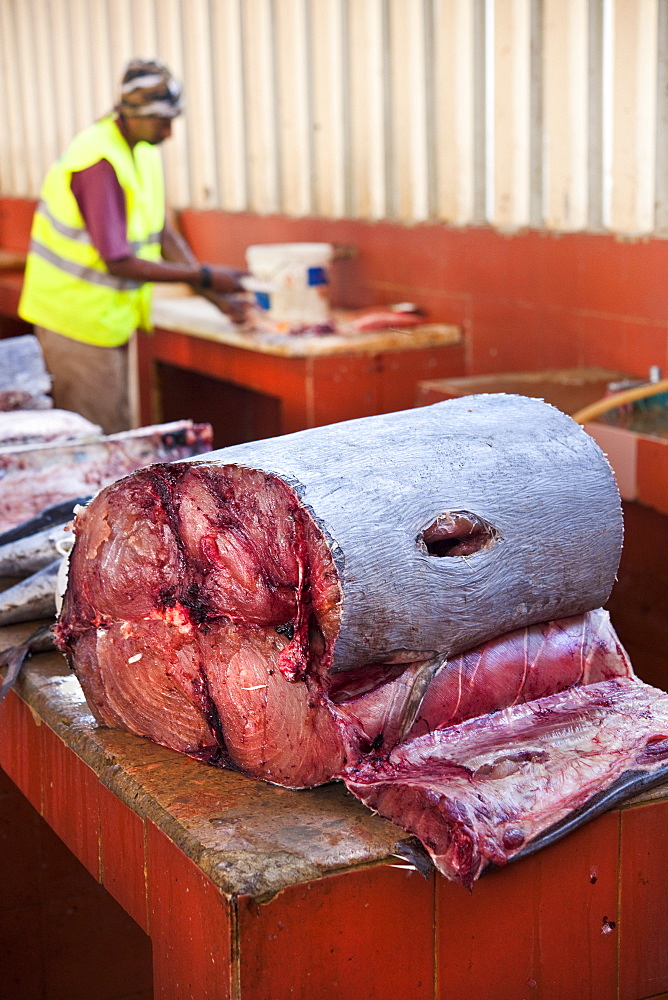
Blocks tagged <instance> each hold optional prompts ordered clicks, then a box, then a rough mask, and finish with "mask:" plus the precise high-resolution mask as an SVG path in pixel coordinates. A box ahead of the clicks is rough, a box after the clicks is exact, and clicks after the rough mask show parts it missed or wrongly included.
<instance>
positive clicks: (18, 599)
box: [0, 556, 63, 625]
mask: <svg viewBox="0 0 668 1000" xmlns="http://www.w3.org/2000/svg"><path fill="white" fill-rule="evenodd" d="M62 561H63V558H62V556H59V557H58V558H57V559H55V560H54V561H53V562H51V563H49V565H48V566H45V567H44V569H41V570H39V572H37V573H33V574H32V576H28V577H26V578H25V580H21V581H20V583H16V584H15V585H14V586H13V587H8V588H7V590H4V591H3V592H2V594H0V625H14V624H16V623H17V622H29V621H36V620H37V619H39V618H54V617H55V614H56V581H57V579H58V572H59V570H60V566H61V563H62Z"/></svg>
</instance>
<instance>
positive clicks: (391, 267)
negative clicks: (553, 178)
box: [0, 198, 668, 376]
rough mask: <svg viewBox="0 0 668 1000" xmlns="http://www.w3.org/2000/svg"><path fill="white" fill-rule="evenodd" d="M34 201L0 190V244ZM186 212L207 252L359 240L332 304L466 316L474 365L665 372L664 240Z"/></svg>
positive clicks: (338, 273)
mask: <svg viewBox="0 0 668 1000" xmlns="http://www.w3.org/2000/svg"><path fill="white" fill-rule="evenodd" d="M33 206H34V202H33V201H30V200H26V199H20V198H17V199H12V198H0V249H1V248H4V249H11V250H24V249H27V245H28V231H29V227H30V219H31V215H32V209H33ZM180 222H181V225H182V228H183V230H184V233H185V235H186V236H187V238H188V239H189V241H190V242H191V244H192V246H193V249H194V250H195V253H196V254H197V255H198V256H199V257H200V258H201V259H202V260H209V261H211V262H212V263H226V264H231V265H236V266H241V267H243V266H245V257H244V252H245V249H246V247H247V246H248V245H249V244H251V243H273V242H283V241H288V242H291V241H300V240H306V241H324V242H329V243H334V244H339V245H341V246H345V247H349V246H353V247H355V248H356V250H357V256H356V257H355V258H353V259H345V260H339V261H337V263H336V264H335V265H334V267H333V269H332V287H331V296H332V302H333V304H335V305H339V306H344V307H345V306H347V307H358V306H365V305H374V304H383V303H389V302H400V301H410V302H416V303H418V305H420V306H422V307H423V308H424V309H426V310H427V312H428V315H429V318H430V319H432V320H444V321H450V322H455V323H460V324H461V325H462V326H463V328H464V331H465V336H466V360H467V371H468V373H469V374H471V375H479V374H485V373H488V372H502V371H521V370H527V371H528V370H536V369H539V368H556V367H572V366H575V365H597V366H600V367H603V368H610V369H615V370H619V371H626V372H629V374H632V375H638V376H646V375H647V373H648V369H649V367H650V365H659V366H660V367H661V368H662V369H663V371H664V373H666V374H668V299H667V296H666V271H667V267H666V265H667V263H668V242H666V241H665V240H660V239H640V240H621V239H618V238H616V237H614V236H609V235H599V234H593V233H572V234H568V235H554V234H548V233H541V232H537V231H524V232H518V233H515V234H513V235H503V234H501V233H498V232H496V231H495V230H493V229H489V228H479V229H475V228H470V229H454V228H450V227H448V226H444V225H431V224H430V225H427V224H425V225H418V226H404V225H400V224H398V223H391V222H378V223H367V222H361V221H356V220H350V219H343V220H328V219H317V218H303V219H290V218H285V217H283V216H260V215H254V214H252V213H249V212H231V213H226V212H219V211H195V210H192V209H188V210H185V211H183V212H181V213H180Z"/></svg>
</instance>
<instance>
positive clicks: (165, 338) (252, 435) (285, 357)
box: [137, 296, 464, 447]
mask: <svg viewBox="0 0 668 1000" xmlns="http://www.w3.org/2000/svg"><path fill="white" fill-rule="evenodd" d="M154 321H155V324H156V328H155V330H154V331H153V333H152V334H150V335H147V334H140V335H139V336H138V341H137V353H138V372H139V395H140V419H141V422H142V423H143V424H149V423H156V422H160V421H163V420H171V419H173V417H172V414H174V413H178V414H179V416H180V417H181V416H183V415H184V414H186V413H187V415H188V416H189V417H191V418H193V419H196V420H209V421H210V422H211V423H212V424H213V426H214V431H215V434H216V439H215V444H216V447H223V446H224V445H227V444H236V443H238V442H240V441H245V440H256V439H258V438H261V437H271V436H274V435H276V434H287V433H290V432H292V431H298V430H303V429H304V428H306V427H318V426H321V425H323V424H329V423H334V422H336V421H339V420H349V419H351V418H353V417H365V416H370V415H372V414H376V413H389V412H391V411H393V410H402V409H408V408H409V407H412V406H415V403H416V397H417V387H418V383H419V382H420V381H421V380H423V379H428V378H441V377H446V376H454V375H462V374H463V373H464V344H463V340H462V333H461V329H460V328H459V327H457V326H452V325H445V324H431V325H426V326H423V327H418V328H414V329H411V330H410V331H409V332H401V331H379V332H376V333H368V334H358V335H355V336H351V335H348V336H341V335H325V336H313V335H311V336H303V335H299V336H295V335H293V336H289V335H278V334H274V335H271V334H261V333H257V334H248V333H243V332H241V331H239V330H238V329H236V328H234V327H233V326H232V325H231V324H230V323H229V321H227V319H226V317H224V316H223V315H222V314H221V313H220V312H219V311H218V310H217V309H216V307H215V306H214V305H212V304H211V303H210V302H207V301H206V300H205V299H203V298H201V297H199V296H189V297H184V298H176V299H169V298H166V299H157V300H156V304H155V308H154ZM174 419H178V418H174Z"/></svg>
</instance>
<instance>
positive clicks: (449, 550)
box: [417, 510, 500, 558]
mask: <svg viewBox="0 0 668 1000" xmlns="http://www.w3.org/2000/svg"><path fill="white" fill-rule="evenodd" d="M499 537H500V536H499V533H498V531H497V530H496V528H494V527H492V525H491V524H488V523H487V521H485V520H483V518H482V517H478V515H477V514H471V513H470V512H469V511H466V510H460V511H445V512H444V513H443V514H439V515H438V517H437V518H436V520H435V521H432V523H431V524H430V525H429V526H428V527H426V528H424V529H423V530H422V531H421V532H420V534H419V535H418V537H417V543H418V546H419V547H420V548H421V549H423V551H425V552H426V553H427V554H428V555H430V556H436V557H438V558H442V557H443V556H470V555H473V553H474V552H480V551H481V549H485V548H488V547H489V546H490V545H493V544H494V542H496V541H498V539H499Z"/></svg>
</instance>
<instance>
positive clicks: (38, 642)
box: [0, 625, 56, 703]
mask: <svg viewBox="0 0 668 1000" xmlns="http://www.w3.org/2000/svg"><path fill="white" fill-rule="evenodd" d="M55 648H56V644H55V641H54V636H53V632H52V626H51V625H41V626H40V627H39V628H38V629H37V631H36V632H33V633H32V635H30V636H28V638H27V639H26V640H25V641H24V642H21V643H19V644H18V645H17V646H11V647H10V648H9V649H6V650H5V651H4V652H3V653H0V669H1V668H2V667H7V673H6V674H5V678H4V680H3V681H2V683H1V684H0V703H1V702H2V701H4V699H5V698H6V697H7V695H8V694H9V692H10V691H11V689H12V688H13V687H14V685H15V684H16V681H17V678H18V676H19V674H20V672H21V668H22V666H23V664H24V663H25V661H26V659H27V658H28V656H31V655H32V654H33V653H45V652H46V651H47V650H50V649H55Z"/></svg>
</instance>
